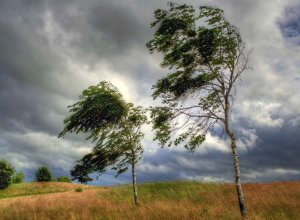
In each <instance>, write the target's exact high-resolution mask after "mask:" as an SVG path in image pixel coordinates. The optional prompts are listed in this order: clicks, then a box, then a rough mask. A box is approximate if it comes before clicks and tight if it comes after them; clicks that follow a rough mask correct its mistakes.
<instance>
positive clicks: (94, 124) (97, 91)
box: [59, 81, 127, 137]
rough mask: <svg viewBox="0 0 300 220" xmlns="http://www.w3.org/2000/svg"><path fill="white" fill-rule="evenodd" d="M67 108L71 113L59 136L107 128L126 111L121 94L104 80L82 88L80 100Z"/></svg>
mask: <svg viewBox="0 0 300 220" xmlns="http://www.w3.org/2000/svg"><path fill="white" fill-rule="evenodd" d="M69 109H70V110H69V112H70V113H71V114H70V116H69V117H67V118H66V119H65V120H64V124H65V128H64V130H63V131H62V132H61V133H60V134H59V137H62V136H64V135H65V134H66V133H67V132H70V133H72V132H76V133H79V132H90V131H95V130H96V129H102V128H108V127H110V126H113V125H114V124H115V123H117V122H118V121H120V120H121V118H122V116H123V115H124V114H126V112H127V108H126V103H125V101H124V100H123V99H122V95H121V94H120V93H119V92H118V90H117V89H116V88H115V87H114V86H113V85H112V84H111V83H109V82H106V81H102V82H100V83H99V84H98V85H97V86H90V87H89V88H88V89H86V90H84V91H83V92H82V95H81V96H80V101H79V102H76V103H75V104H73V105H71V106H69Z"/></svg>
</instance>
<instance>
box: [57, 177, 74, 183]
mask: <svg viewBox="0 0 300 220" xmlns="http://www.w3.org/2000/svg"><path fill="white" fill-rule="evenodd" d="M56 181H57V182H64V183H71V182H72V181H71V180H70V178H69V177H67V176H59V177H57V178H56Z"/></svg>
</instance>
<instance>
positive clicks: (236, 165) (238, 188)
mask: <svg viewBox="0 0 300 220" xmlns="http://www.w3.org/2000/svg"><path fill="white" fill-rule="evenodd" d="M228 135H229V137H230V139H231V150H232V155H233V165H234V170H235V185H236V191H237V194H238V199H239V206H240V212H241V215H242V218H243V219H248V215H247V210H246V205H245V200H244V195H243V191H242V185H241V171H240V163H239V158H238V153H237V149H236V141H235V135H234V133H233V132H232V131H231V130H230V129H229V132H228Z"/></svg>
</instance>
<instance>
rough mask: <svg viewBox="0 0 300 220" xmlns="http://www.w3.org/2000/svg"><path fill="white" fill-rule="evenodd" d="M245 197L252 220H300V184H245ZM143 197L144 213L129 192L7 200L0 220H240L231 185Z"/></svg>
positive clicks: (145, 188) (154, 190) (177, 186)
mask: <svg viewBox="0 0 300 220" xmlns="http://www.w3.org/2000/svg"><path fill="white" fill-rule="evenodd" d="M76 187H77V186H76ZM244 192H245V197H246V202H247V206H248V212H249V215H250V219H255V220H260V219H278V220H279V219H280V220H283V219H300V212H299V210H300V182H285V183H270V184H245V185H244ZM139 193H140V198H141V205H140V206H139V207H135V206H134V204H133V202H132V194H131V187H130V186H119V187H113V188H101V187H97V188H92V187H90V188H85V189H83V192H80V193H78V192H75V191H74V190H73V191H71V192H64V193H52V194H43V195H34V196H27V197H16V198H5V199H0V219H5V220H6V219H8V220H10V219H14V220H15V219H32V220H34V219H36V220H40V219H43V220H44V219H45V220H47V219H55V220H56V219H57V220H60V219H67V220H73V219H74V220H75V219H83V220H85V219H86V220H90V219H91V220H93V219H95V220H96V219H97V220H106V219H132V220H146V219H151V220H156V219H157V220H161V219H166V220H168V219H172V220H187V219H240V218H239V210H238V205H237V198H236V193H235V187H234V186H233V185H231V184H211V183H197V182H186V181H178V182H168V183H147V184H141V185H139Z"/></svg>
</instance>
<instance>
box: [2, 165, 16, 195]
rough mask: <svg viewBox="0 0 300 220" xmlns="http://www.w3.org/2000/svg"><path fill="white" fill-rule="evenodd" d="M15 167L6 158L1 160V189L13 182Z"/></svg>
mask: <svg viewBox="0 0 300 220" xmlns="http://www.w3.org/2000/svg"><path fill="white" fill-rule="evenodd" d="M14 172H15V168H14V167H13V166H11V165H10V164H9V163H8V162H7V161H6V160H0V189H5V188H7V187H8V186H9V184H11V182H12V175H13V174H14Z"/></svg>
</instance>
